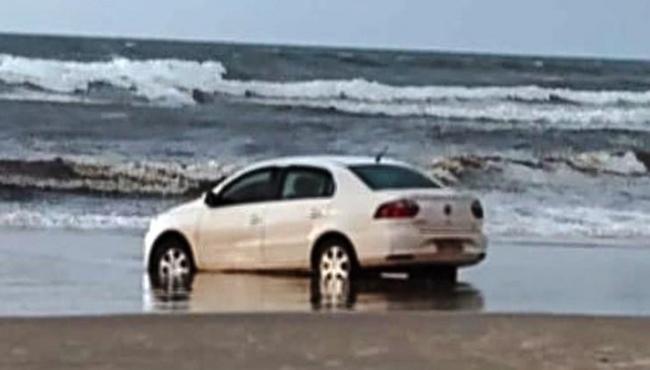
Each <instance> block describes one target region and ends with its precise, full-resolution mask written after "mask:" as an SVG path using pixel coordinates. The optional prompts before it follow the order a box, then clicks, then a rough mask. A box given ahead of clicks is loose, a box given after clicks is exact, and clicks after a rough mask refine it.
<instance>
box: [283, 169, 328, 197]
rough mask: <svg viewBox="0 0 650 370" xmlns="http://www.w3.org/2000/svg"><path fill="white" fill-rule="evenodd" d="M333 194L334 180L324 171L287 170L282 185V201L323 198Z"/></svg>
mask: <svg viewBox="0 0 650 370" xmlns="http://www.w3.org/2000/svg"><path fill="white" fill-rule="evenodd" d="M332 194H334V180H333V179H332V175H330V173H329V172H327V171H325V170H320V169H316V168H289V169H288V170H287V172H286V175H285V177H284V183H283V184H282V199H306V198H324V197H329V196H332Z"/></svg>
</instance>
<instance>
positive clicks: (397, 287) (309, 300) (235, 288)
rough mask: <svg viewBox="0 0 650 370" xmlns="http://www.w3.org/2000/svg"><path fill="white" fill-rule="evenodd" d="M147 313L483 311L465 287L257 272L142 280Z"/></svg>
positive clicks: (478, 296)
mask: <svg viewBox="0 0 650 370" xmlns="http://www.w3.org/2000/svg"><path fill="white" fill-rule="evenodd" d="M143 285H144V286H143V299H144V302H143V303H144V309H145V310H146V311H150V312H170V311H171V312H300V311H302V312H304V311H317V312H330V311H390V310H437V311H481V310H482V309H483V307H484V299H483V295H482V294H481V292H480V291H479V290H478V289H476V288H475V287H473V286H472V285H471V284H468V283H463V282H460V283H456V284H441V283H437V282H434V281H431V280H426V279H407V278H405V277H401V276H392V277H385V276H384V277H382V276H379V275H378V276H366V277H362V278H357V279H353V280H349V279H345V280H338V281H328V282H325V281H322V280H321V279H316V278H310V277H304V276H299V275H298V276H296V275H286V276H285V275H278V274H272V275H268V274H259V273H198V274H196V275H193V276H191V277H190V278H187V279H183V280H178V281H171V282H164V283H162V284H161V283H160V282H158V281H156V280H155V279H151V278H149V277H148V276H145V279H144V284H143Z"/></svg>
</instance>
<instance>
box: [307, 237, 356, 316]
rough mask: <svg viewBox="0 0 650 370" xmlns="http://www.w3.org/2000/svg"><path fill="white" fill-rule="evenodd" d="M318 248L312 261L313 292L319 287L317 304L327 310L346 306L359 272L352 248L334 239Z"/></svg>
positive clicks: (326, 241)
mask: <svg viewBox="0 0 650 370" xmlns="http://www.w3.org/2000/svg"><path fill="white" fill-rule="evenodd" d="M317 248H318V249H317V250H316V253H315V255H314V260H313V261H312V262H313V266H312V270H313V272H314V277H313V284H314V286H313V287H312V290H313V289H314V288H315V286H317V289H316V290H317V294H316V295H315V297H318V302H317V303H318V305H319V307H327V308H336V307H339V306H346V305H347V304H348V303H349V301H350V296H351V280H352V278H353V277H354V276H355V275H356V273H357V270H358V267H357V266H358V264H357V261H356V257H355V255H354V252H353V250H352V247H351V246H350V245H349V243H347V242H346V241H345V240H344V239H340V238H332V239H328V240H325V241H323V242H322V243H321V244H320V245H319V246H318V247H317ZM314 293H316V292H314Z"/></svg>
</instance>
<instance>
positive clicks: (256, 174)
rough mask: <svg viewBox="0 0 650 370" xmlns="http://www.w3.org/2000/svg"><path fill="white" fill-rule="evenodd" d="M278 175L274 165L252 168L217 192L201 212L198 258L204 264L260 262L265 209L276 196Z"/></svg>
mask: <svg viewBox="0 0 650 370" xmlns="http://www.w3.org/2000/svg"><path fill="white" fill-rule="evenodd" d="M279 175H280V172H279V170H278V169H277V168H275V167H267V168H262V169H258V170H254V171H251V172H248V173H245V174H243V175H241V176H240V177H239V178H237V179H235V180H233V181H232V182H231V183H230V184H227V185H226V186H225V187H224V188H223V190H222V191H221V192H220V193H219V194H217V197H218V199H219V201H218V203H219V204H218V205H217V206H215V207H211V208H209V209H207V210H206V212H204V214H203V216H202V218H201V221H200V225H199V231H198V232H199V235H198V237H199V245H200V248H201V251H200V253H201V260H202V261H203V262H204V264H205V266H206V267H207V268H214V269H224V268H226V269H252V268H258V267H260V266H261V264H262V260H263V256H262V249H261V248H262V238H263V234H264V223H263V222H264V212H265V207H266V205H267V204H268V203H269V202H270V201H272V200H274V199H276V198H277V194H278V180H279Z"/></svg>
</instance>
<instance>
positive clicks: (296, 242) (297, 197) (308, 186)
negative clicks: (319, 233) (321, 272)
mask: <svg viewBox="0 0 650 370" xmlns="http://www.w3.org/2000/svg"><path fill="white" fill-rule="evenodd" d="M281 184H282V185H281V187H280V189H281V190H280V199H279V200H278V201H276V202H273V203H269V204H268V205H267V207H266V209H265V217H264V222H265V232H264V247H263V251H264V252H263V253H264V260H265V264H266V265H267V266H271V267H277V268H308V267H309V261H308V256H309V248H310V247H311V245H310V240H309V237H310V235H311V233H312V230H313V229H314V228H315V227H317V226H318V224H319V223H321V222H323V220H324V219H325V218H326V217H327V216H328V213H329V208H330V203H331V199H332V196H333V195H334V191H335V184H334V180H333V177H332V175H331V174H330V173H329V171H327V170H325V169H322V168H317V167H305V166H294V167H288V168H286V169H285V170H284V171H283V175H282V181H281Z"/></svg>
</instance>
